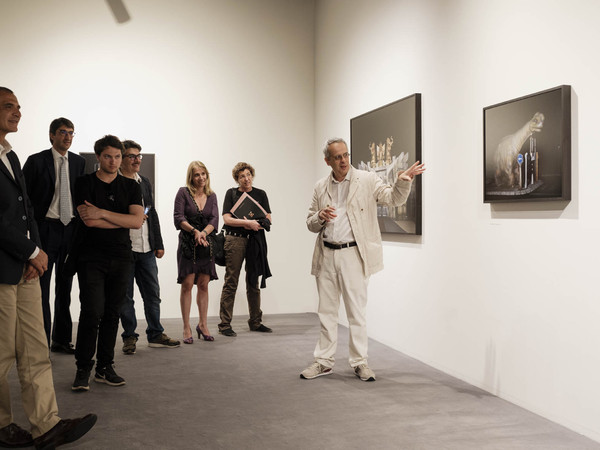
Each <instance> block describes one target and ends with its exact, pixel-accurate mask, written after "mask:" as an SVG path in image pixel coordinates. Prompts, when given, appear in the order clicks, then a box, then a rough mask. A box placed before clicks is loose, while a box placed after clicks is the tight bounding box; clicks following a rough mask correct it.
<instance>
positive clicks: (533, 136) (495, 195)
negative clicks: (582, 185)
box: [483, 85, 571, 203]
mask: <svg viewBox="0 0 600 450" xmlns="http://www.w3.org/2000/svg"><path fill="white" fill-rule="evenodd" d="M483 171H484V175H483V201H484V202H485V203H493V202H519V201H549V200H571V86H568V85H562V86H558V87H555V88H553V89H548V90H546V91H542V92H538V93H535V94H531V95H528V96H526V97H521V98H517V99H514V100H509V101H506V102H503V103H498V104H497V105H492V106H488V107H487V108H484V109H483Z"/></svg>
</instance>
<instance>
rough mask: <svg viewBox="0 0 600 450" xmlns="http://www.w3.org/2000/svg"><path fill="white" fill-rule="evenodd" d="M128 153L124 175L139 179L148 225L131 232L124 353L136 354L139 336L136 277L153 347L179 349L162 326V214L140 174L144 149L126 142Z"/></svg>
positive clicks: (124, 312)
mask: <svg viewBox="0 0 600 450" xmlns="http://www.w3.org/2000/svg"><path fill="white" fill-rule="evenodd" d="M123 147H124V148H125V153H124V154H123V161H122V162H121V174H123V176H124V177H127V178H131V179H132V180H135V181H136V182H137V183H138V184H139V185H140V187H141V188H142V201H143V205H142V206H143V207H144V213H145V215H144V224H143V225H142V228H140V229H139V230H135V229H132V230H129V237H130V238H131V246H132V249H133V269H132V271H131V276H130V278H129V284H128V286H127V296H126V298H125V303H124V304H123V307H122V308H121V324H122V325H123V334H122V335H121V337H122V338H123V353H125V354H126V355H133V354H134V353H135V344H136V342H137V340H138V337H139V335H138V334H137V333H136V332H135V328H136V326H137V320H136V317H135V309H134V307H133V279H134V278H135V280H136V282H137V285H138V288H139V290H140V293H141V294H142V300H143V302H144V313H145V315H146V323H147V327H146V337H147V338H148V346H149V347H156V348H159V347H163V348H175V347H179V345H180V343H179V341H176V340H174V339H171V338H170V337H169V336H167V335H166V334H164V333H163V332H164V331H165V329H164V328H163V326H162V325H161V324H160V286H159V284H158V267H157V265H156V258H162V257H163V255H164V254H165V250H164V247H163V241H162V236H161V234H160V223H159V221H158V214H157V213H156V208H154V201H153V198H152V184H150V180H148V178H146V177H144V176H142V175H140V174H139V173H138V172H139V171H140V167H141V165H142V155H141V151H142V146H141V145H140V144H138V143H137V142H134V141H123Z"/></svg>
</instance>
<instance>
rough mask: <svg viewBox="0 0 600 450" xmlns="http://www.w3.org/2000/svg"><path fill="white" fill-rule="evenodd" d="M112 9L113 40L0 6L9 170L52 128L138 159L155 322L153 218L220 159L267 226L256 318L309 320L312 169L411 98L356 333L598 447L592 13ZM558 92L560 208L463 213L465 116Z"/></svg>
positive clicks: (475, 184)
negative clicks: (398, 173)
mask: <svg viewBox="0 0 600 450" xmlns="http://www.w3.org/2000/svg"><path fill="white" fill-rule="evenodd" d="M123 4H124V5H125V7H126V8H127V10H128V12H129V15H130V16H131V20H130V21H128V22H125V23H117V22H116V21H115V19H114V17H113V16H112V13H111V11H110V8H109V5H108V2H106V1H96V2H91V1H86V2H81V1H77V0H63V1H58V0H27V1H22V2H6V1H3V2H2V5H1V14H2V18H3V19H4V20H3V21H2V25H3V26H2V29H1V30H0V38H1V40H2V61H3V74H2V81H1V82H0V85H4V86H8V87H11V88H12V89H14V90H15V93H16V94H17V96H18V97H19V100H20V102H21V104H22V107H23V109H22V111H23V119H22V121H21V124H20V127H19V132H18V133H17V134H14V135H9V140H10V142H11V143H12V144H13V146H14V148H15V150H16V151H17V153H18V154H19V156H20V158H21V161H22V162H24V161H25V159H26V157H27V156H28V155H29V154H32V153H35V152H37V151H40V150H42V149H45V148H48V147H49V142H48V140H47V136H48V135H47V129H48V125H49V123H50V121H51V120H52V119H54V118H55V117H58V116H66V117H69V118H70V119H72V120H73V121H74V122H75V125H76V133H77V136H76V139H75V142H74V144H73V147H72V149H73V150H74V151H76V152H79V151H91V149H92V146H93V142H94V141H95V140H97V139H98V138H99V137H101V136H102V135H104V134H106V133H112V134H116V135H117V136H119V137H121V138H122V139H134V140H136V141H138V142H140V143H141V144H142V146H143V148H144V150H143V151H144V152H149V153H155V154H156V164H157V173H156V180H157V207H158V212H159V215H160V218H161V223H162V227H163V236H164V239H165V246H166V255H165V257H164V258H163V259H162V260H160V261H159V270H160V280H161V289H162V299H163V304H162V312H163V317H179V316H180V312H179V287H178V285H177V284H176V283H175V279H176V260H175V249H176V245H177V233H176V231H175V230H174V227H173V224H172V205H173V198H174V196H175V193H176V191H177V189H178V188H179V187H180V186H182V185H183V183H184V177H185V170H186V168H187V165H188V163H189V162H190V161H191V160H195V159H200V160H202V161H204V162H205V163H206V165H207V166H208V168H209V170H210V171H211V177H212V185H213V188H214V189H215V191H216V192H217V195H218V196H219V199H220V200H222V196H223V194H224V192H225V190H226V189H227V188H229V187H231V186H233V180H232V179H231V178H230V171H231V168H232V166H233V165H234V164H235V163H236V162H237V161H239V160H247V161H248V162H250V163H252V164H253V165H254V166H255V167H256V169H257V176H256V180H255V185H256V186H257V187H260V188H263V189H266V190H267V192H268V194H269V197H270V200H271V207H272V210H273V218H274V227H273V231H272V232H271V233H270V234H269V235H268V239H269V252H270V253H269V260H270V263H271V267H272V270H273V273H274V276H273V278H271V279H269V281H268V287H267V289H266V290H265V291H264V292H263V299H264V300H263V306H264V307H263V309H264V312H265V313H267V314H269V313H284V312H306V311H315V310H316V304H317V300H316V294H315V289H314V280H313V279H312V277H311V276H310V275H309V266H310V258H311V254H312V245H313V242H314V236H313V235H311V234H310V233H308V232H307V231H306V227H305V225H304V220H305V212H306V207H307V205H308V202H309V201H310V194H311V191H312V186H313V183H314V182H315V181H316V179H318V178H319V177H321V176H324V175H325V174H326V173H327V167H326V166H325V164H324V162H323V159H322V154H321V153H320V150H319V147H320V146H321V144H322V142H323V141H324V140H325V139H326V138H328V137H330V136H332V135H340V136H342V137H344V138H346V139H348V140H349V123H350V119H351V118H352V117H355V116H358V115H360V114H362V113H364V112H366V111H369V110H371V109H374V108H377V107H379V106H382V105H384V104H387V103H389V102H391V101H394V100H397V99H399V98H403V97H405V96H407V95H410V94H412V93H415V92H420V93H422V96H423V97H422V101H423V155H424V160H425V162H426V163H427V164H428V167H429V169H428V172H427V173H426V175H425V176H424V179H423V236H422V237H397V236H391V235H388V236H385V241H384V258H385V264H386V268H385V269H384V271H383V272H381V273H379V274H377V275H375V276H373V277H372V279H371V282H370V291H369V294H370V303H369V310H368V320H369V334H370V336H371V337H373V338H375V339H377V340H379V341H381V342H384V343H386V344H388V345H390V346H391V347H393V348H395V349H398V350H400V351H402V352H405V353H407V354H409V355H412V356H413V357H415V358H417V359H419V360H421V361H424V362H426V363H428V364H430V365H432V366H434V367H436V368H439V369H440V370H443V371H445V372H447V373H450V374H452V375H455V376H457V377H459V378H461V379H463V380H466V381H468V382H470V383H472V384H474V385H476V386H480V387H481V388H483V389H485V390H487V391H489V392H492V393H494V394H497V395H499V396H501V397H503V398H505V399H507V400H509V401H512V402H514V403H516V404H518V405H521V406H523V407H525V408H527V409H529V410H531V411H534V412H536V413H539V414H541V415H543V416H545V417H548V418H550V419H552V420H554V421H557V422H559V423H561V424H564V425H565V426H567V427H569V428H571V429H573V430H576V431H579V432H581V433H583V434H586V435H588V436H590V437H592V438H594V439H596V440H600V420H599V418H600V387H599V386H600V385H599V384H598V383H597V382H596V380H597V373H598V372H599V370H600V351H598V349H600V331H599V330H600V328H599V327H598V318H599V317H600V301H599V299H598V293H597V290H596V289H595V283H594V280H595V278H596V272H597V270H596V269H597V265H598V264H597V260H598V258H597V249H598V248H599V244H600V242H599V240H600V237H599V233H598V223H600V214H599V213H598V208H597V205H598V204H600V201H599V200H600V199H599V198H598V197H599V196H600V190H599V189H598V188H599V186H598V177H597V176H596V174H595V172H596V168H597V167H599V166H600V164H599V163H600V161H599V156H598V152H597V149H598V148H599V145H598V144H599V142H598V141H599V138H598V137H597V136H598V134H597V132H596V130H597V128H598V127H597V125H596V117H597V114H596V111H595V107H596V105H597V100H598V98H600V88H599V87H598V83H597V80H598V78H599V74H600V63H599V62H598V61H597V58H596V57H595V54H596V43H597V42H599V41H600V39H599V38H600V36H599V34H600V30H599V28H598V26H597V24H598V19H599V17H600V4H599V3H598V2H597V1H595V0H575V1H572V2H564V1H561V0H552V1H547V2H543V4H540V3H535V2H530V3H526V2H522V1H518V0H490V1H486V2H480V1H477V0H469V1H467V0H454V1H447V0H424V1H412V0H404V1H402V0H368V1H367V0H344V1H342V0H318V1H317V2H316V3H315V2H313V1H303V0H252V1H235V0H220V1H211V0H198V1H193V2H192V1H185V0H175V1H170V2H164V1H160V0H124V1H123ZM315 4H316V7H315ZM561 84H571V85H572V86H573V102H572V103H573V140H572V144H573V156H572V160H573V169H572V178H573V185H572V200H571V201H570V202H568V203H559V202H553V203H543V204H542V203H538V204H521V205H499V204H495V205H490V204H484V203H483V202H482V198H483V185H482V170H483V156H482V151H483V150H482V143H483V133H482V116H483V115H482V108H483V107H484V106H488V105H492V104H495V103H499V102H502V101H505V100H509V99H512V98H516V97H520V96H523V95H527V94H530V93H534V92H538V91H541V90H544V89H547V88H551V87H554V86H558V85H561ZM219 203H220V202H219ZM218 273H219V276H220V277H221V280H219V281H215V282H212V283H211V285H210V306H209V315H210V316H216V315H217V314H218V298H219V295H220V289H221V286H222V277H223V269H219V272H218ZM241 288H242V289H241V290H243V283H242V285H241ZM77 293H78V291H77V286H75V288H74V295H73V306H72V312H73V315H74V318H75V320H77V317H78V304H77V303H78V302H77V300H76V298H77V297H76V296H77ZM137 299H138V302H139V296H137ZM246 313H247V308H246V306H245V298H244V293H243V292H240V293H238V299H237V302H236V309H235V314H246ZM192 314H193V315H195V311H194V310H193V313H192ZM138 317H142V314H141V308H138ZM345 352H346V349H342V348H340V355H339V356H340V361H343V360H344V358H345V357H344V356H343V355H344V354H345ZM307 358H309V355H307ZM371 364H372V366H373V368H374V369H375V370H376V371H377V370H378V366H377V361H376V360H373V361H372V362H371ZM421 381H423V382H427V380H421ZM399 382H402V379H400V380H399ZM407 382H415V380H408V381H407ZM433 413H434V412H432V414H433ZM457 413H458V412H457Z"/></svg>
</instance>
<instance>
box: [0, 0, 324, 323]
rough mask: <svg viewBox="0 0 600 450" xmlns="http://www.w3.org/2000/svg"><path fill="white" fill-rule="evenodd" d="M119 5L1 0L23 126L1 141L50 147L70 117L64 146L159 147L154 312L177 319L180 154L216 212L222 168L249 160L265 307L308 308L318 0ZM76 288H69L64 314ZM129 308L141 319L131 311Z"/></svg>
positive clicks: (7, 67)
mask: <svg viewBox="0 0 600 450" xmlns="http://www.w3.org/2000/svg"><path fill="white" fill-rule="evenodd" d="M123 3H124V5H125V7H126V8H127V10H128V11H129V14H130V16H131V20H130V21H129V22H127V23H124V24H118V23H117V22H116V21H115V20H114V18H113V15H112V13H111V10H110V8H109V6H108V3H107V2H106V1H94V2H92V1H85V2H82V1H79V0H62V1H58V0H27V1H24V2H8V1H2V5H1V13H0V14H1V16H2V28H1V30H0V40H1V41H2V67H3V69H2V80H1V82H0V85H3V86H7V87H10V88H11V89H13V90H14V91H15V93H16V95H17V97H18V98H19V101H20V103H21V105H22V112H23V118H22V120H21V124H20V127H19V132H18V133H16V134H13V135H9V136H8V138H9V140H10V142H11V143H12V144H13V147H14V148H15V150H16V151H17V153H18V155H19V156H20V158H21V162H22V163H24V162H25V159H26V157H27V156H28V155H29V154H32V153H35V152H38V151H40V150H43V149H45V148H48V147H49V141H48V126H49V124H50V122H51V121H52V119H54V118H56V117H60V116H65V117H68V118H70V119H71V120H72V121H73V122H74V123H75V128H76V138H75V140H74V143H73V146H72V150H73V151H76V152H79V151H87V152H90V151H93V143H94V141H96V140H97V139H99V138H100V137H102V136H103V135H104V134H107V133H111V134H115V135H117V136H119V137H120V138H121V139H134V140H136V141H137V142H139V143H140V144H141V145H142V147H143V151H144V152H148V153H155V154H156V164H157V171H156V180H157V194H158V195H157V199H156V200H157V205H158V212H159V215H160V218H161V224H162V229H163V237H164V240H165V247H166V255H165V257H164V258H163V259H162V260H160V261H159V271H160V281H161V289H162V292H161V294H162V300H163V304H162V316H163V317H180V316H181V313H180V309H179V285H177V284H176V277H177V268H176V258H175V253H176V247H177V232H176V230H175V228H174V226H173V219H172V214H173V199H174V197H175V193H176V192H177V189H178V188H179V187H180V186H182V185H184V184H185V173H186V169H187V166H188V164H189V162H190V161H192V160H196V159H199V160H202V161H203V162H204V163H205V164H206V165H207V167H208V169H209V170H210V171H211V179H212V187H213V188H214V190H215V191H216V193H217V195H218V197H219V205H220V206H221V204H222V199H223V195H224V193H225V191H226V189H227V188H229V187H231V186H233V185H234V181H233V179H232V178H231V169H232V168H233V166H234V165H235V163H237V162H238V161H248V162H249V163H251V164H252V165H253V166H254V167H255V169H256V178H255V185H256V186H257V187H260V188H263V189H265V190H266V191H267V193H268V195H269V200H270V204H271V208H272V211H273V221H274V225H273V229H272V232H271V233H269V234H268V243H269V262H270V264H271V269H272V272H273V277H272V278H270V279H269V280H268V282H267V289H265V290H264V291H263V311H264V312H265V313H284V312H304V311H307V310H312V309H313V307H314V301H315V296H314V281H313V280H312V278H311V276H310V266H309V261H310V255H311V252H310V251H311V245H312V239H311V236H309V235H308V233H307V232H306V231H305V230H306V227H305V225H304V216H305V210H306V208H307V205H308V203H309V200H310V193H311V189H312V185H313V183H314V178H315V176H314V170H315V165H314V160H313V156H312V150H313V147H312V146H313V142H314V135H313V131H314V41H313V36H314V3H313V2H305V1H301V0H287V1H280V0H252V1H251V2H241V1H236V0H219V1H211V0H204V1H185V0H172V1H169V2H165V1H161V0H125V1H124V2H123ZM291 236H294V237H293V238H291ZM218 273H219V276H220V277H221V280H219V281H215V282H212V283H211V284H210V306H209V315H212V316H215V315H218V305H219V297H220V293H221V287H222V278H223V275H224V269H222V268H219V269H218ZM75 285H77V283H75ZM239 291H240V292H239V294H240V295H239V296H238V301H237V302H236V308H235V311H234V313H235V314H247V306H246V301H245V287H244V282H243V279H242V280H241V282H240V289H239ZM292 293H293V295H292ZM77 295H78V292H77V286H75V292H74V295H73V306H72V313H73V317H74V320H77V317H78V315H79V312H78V311H79V302H78V300H77V298H78V297H77ZM137 298H138V299H139V295H138V296H137ZM137 313H138V317H143V309H142V308H141V307H138V308H137ZM194 316H197V310H196V309H195V307H193V309H192V317H194Z"/></svg>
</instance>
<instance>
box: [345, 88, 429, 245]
mask: <svg viewBox="0 0 600 450" xmlns="http://www.w3.org/2000/svg"><path fill="white" fill-rule="evenodd" d="M350 149H351V152H350V158H351V163H352V165H353V166H354V167H355V168H357V169H360V170H367V171H369V172H374V173H376V174H377V175H378V176H379V177H380V178H381V179H382V180H383V181H384V182H385V183H387V184H393V183H394V181H395V180H396V178H397V176H398V172H399V171H402V170H405V169H408V168H409V167H410V166H411V165H412V164H413V163H414V162H415V161H421V162H422V160H421V94H413V95H410V96H408V97H405V98H403V99H400V100H397V101H395V102H393V103H389V104H387V105H385V106H382V107H380V108H377V109H374V110H372V111H369V112H367V113H364V114H362V115H360V116H358V117H355V118H353V119H351V120H350ZM377 218H378V221H379V229H380V231H381V232H382V233H397V234H412V235H421V230H422V223H421V220H422V219H421V177H416V178H415V181H413V186H412V189H411V193H410V195H409V197H408V200H407V201H406V203H405V204H404V205H402V206H400V207H391V206H387V205H377Z"/></svg>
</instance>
